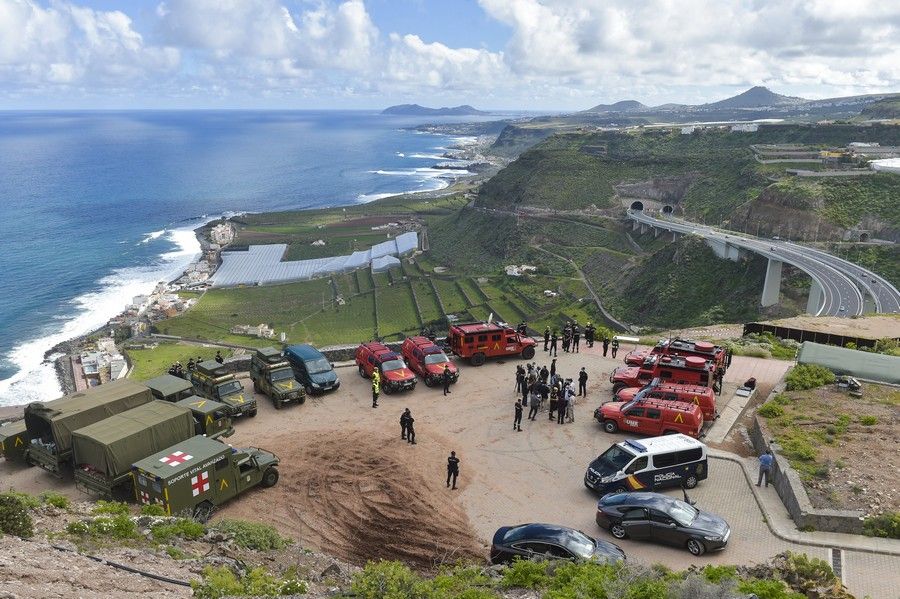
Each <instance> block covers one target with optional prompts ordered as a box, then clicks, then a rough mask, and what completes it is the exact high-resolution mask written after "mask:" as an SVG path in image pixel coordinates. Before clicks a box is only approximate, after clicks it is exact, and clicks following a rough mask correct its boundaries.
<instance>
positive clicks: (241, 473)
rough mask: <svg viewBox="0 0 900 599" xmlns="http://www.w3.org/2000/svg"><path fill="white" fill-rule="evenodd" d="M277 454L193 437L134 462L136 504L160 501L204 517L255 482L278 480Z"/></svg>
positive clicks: (175, 511)
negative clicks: (236, 447)
mask: <svg viewBox="0 0 900 599" xmlns="http://www.w3.org/2000/svg"><path fill="white" fill-rule="evenodd" d="M278 462H279V460H278V457H277V456H275V455H274V454H271V453H269V452H267V451H264V450H262V449H257V448H255V447H250V448H247V449H235V448H233V447H230V446H228V445H225V444H224V443H221V442H219V441H215V440H213V439H208V438H206V437H201V436H196V437H192V438H190V439H188V440H187V441H183V442H181V443H176V444H175V445H173V446H171V447H169V448H168V449H165V450H163V451H161V452H159V453H155V454H153V455H151V456H150V457H147V458H144V459H142V460H140V461H138V462H136V463H135V464H134V466H133V467H132V474H133V476H134V494H135V498H136V499H137V501H138V503H142V504H145V505H149V504H158V505H161V506H162V507H163V509H165V510H166V513H167V514H169V515H173V514H191V515H193V516H194V517H195V518H197V519H198V520H200V521H206V520H207V519H208V518H209V516H210V514H211V513H212V511H213V509H214V508H216V507H218V506H220V505H222V504H223V503H225V502H226V501H228V500H229V499H231V498H232V497H235V496H236V495H240V494H241V493H243V492H244V491H247V490H248V489H251V488H253V487H255V486H257V485H261V486H263V487H271V486H273V485H275V483H277V482H278V469H277V468H276V466H277V465H278Z"/></svg>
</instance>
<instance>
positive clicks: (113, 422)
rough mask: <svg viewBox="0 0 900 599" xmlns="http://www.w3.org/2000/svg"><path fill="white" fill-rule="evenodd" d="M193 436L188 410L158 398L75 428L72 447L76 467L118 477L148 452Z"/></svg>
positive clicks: (192, 423)
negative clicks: (88, 467) (83, 467)
mask: <svg viewBox="0 0 900 599" xmlns="http://www.w3.org/2000/svg"><path fill="white" fill-rule="evenodd" d="M193 436H194V417H193V416H192V415H191V411H190V410H189V409H187V408H184V407H182V406H177V405H175V404H173V403H169V402H167V401H159V400H156V401H152V402H150V403H148V404H144V405H142V406H138V407H137V408H134V409H133V410H128V411H127V412H122V413H121V414H116V415H115V416H110V417H109V418H107V419H105V420H101V421H100V422H97V423H94V424H91V425H89V426H86V427H84V428H82V429H79V430H77V431H75V432H74V433H72V448H73V450H74V451H75V465H76V467H80V466H84V465H88V466H90V467H91V468H93V469H94V470H99V471H100V472H103V473H104V474H106V475H108V476H111V477H117V476H119V475H121V474H125V473H126V472H128V471H130V470H131V465H132V464H134V462H135V461H137V460H139V459H141V458H143V457H145V456H146V455H148V454H150V453H155V452H157V451H160V450H161V449H165V448H166V447H169V446H170V445H172V444H174V443H178V442H179V441H184V440H186V439H190V438H191V437H193Z"/></svg>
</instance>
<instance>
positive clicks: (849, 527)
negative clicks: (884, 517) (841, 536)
mask: <svg viewBox="0 0 900 599" xmlns="http://www.w3.org/2000/svg"><path fill="white" fill-rule="evenodd" d="M749 432H750V440H751V441H752V442H753V447H754V449H756V452H757V453H758V454H761V453H762V452H764V451H765V450H766V449H768V448H771V449H772V453H774V454H775V464H774V470H773V472H772V473H771V474H772V481H770V482H773V483H774V485H775V490H776V491H777V492H778V496H779V497H781V501H782V503H784V507H785V508H787V511H788V513H790V515H791V518H792V519H793V520H794V523H795V524H796V525H797V528H799V529H801V530H805V529H813V530H821V531H825V532H842V533H849V534H861V533H862V530H863V513H862V512H860V511H857V510H831V509H822V508H816V507H813V505H812V503H811V502H810V500H809V495H807V493H806V488H805V487H804V486H803V481H802V480H800V475H799V474H798V473H797V471H796V470H794V468H792V467H791V465H790V462H788V459H787V458H785V457H784V456H782V455H780V453H779V447H778V444H777V443H775V442H774V437H773V435H772V434H771V432H770V431H769V429H768V427H767V426H766V423H765V419H764V418H760V417H759V416H754V417H753V426H752V427H751V428H750V431H749Z"/></svg>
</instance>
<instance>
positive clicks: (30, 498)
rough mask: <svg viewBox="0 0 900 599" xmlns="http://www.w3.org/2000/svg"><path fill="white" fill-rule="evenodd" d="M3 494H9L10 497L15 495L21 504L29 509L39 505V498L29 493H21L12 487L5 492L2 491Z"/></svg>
mask: <svg viewBox="0 0 900 599" xmlns="http://www.w3.org/2000/svg"><path fill="white" fill-rule="evenodd" d="M4 495H10V496H12V497H17V498H18V499H19V501H21V502H22V505H24V506H25V507H26V508H28V509H29V510H34V509H37V508H39V507H41V500H40V499H38V498H37V497H35V496H34V495H29V494H28V493H22V492H20V491H13V490H12V489H10V490H9V491H7V492H6V493H4Z"/></svg>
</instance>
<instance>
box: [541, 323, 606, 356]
mask: <svg viewBox="0 0 900 599" xmlns="http://www.w3.org/2000/svg"><path fill="white" fill-rule="evenodd" d="M583 333H584V342H585V344H587V346H588V347H594V341H595V340H596V336H597V327H595V326H594V325H593V323H591V322H590V321H588V323H587V325H586V326H585V327H584V331H583ZM581 335H582V330H581V327H579V326H578V321H577V320H573V321H570V322H567V323H566V326H565V327H563V332H562V337H560V334H559V332H558V331H557V330H556V329H551V328H550V327H549V326H548V327H546V328H545V329H544V351H545V352H549V353H550V356H551V357H553V356H557V355H558V352H559V350H558V346H559V342H560V340H562V350H563V351H564V352H566V353H575V354H577V353H579V351H580V349H581ZM600 341H601V343H602V344H603V357H606V354H607V352H609V349H610V346H612V357H613V358H615V357H616V352H618V350H619V341H618V339H616V338H615V337H613V339H612V341H610V339H609V337H607V336H606V335H603V338H602V339H601V340H600Z"/></svg>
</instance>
